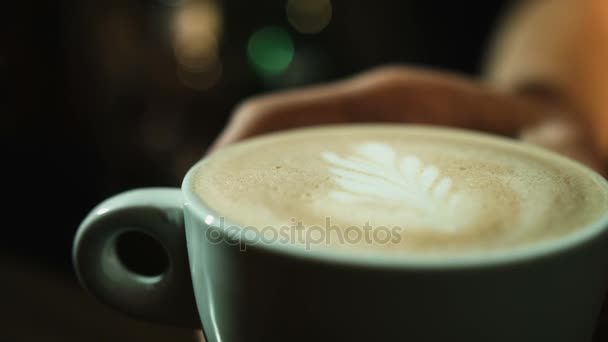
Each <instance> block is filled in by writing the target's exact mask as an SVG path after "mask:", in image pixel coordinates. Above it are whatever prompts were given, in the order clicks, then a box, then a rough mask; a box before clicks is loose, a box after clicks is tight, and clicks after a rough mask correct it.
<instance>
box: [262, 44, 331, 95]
mask: <svg viewBox="0 0 608 342" xmlns="http://www.w3.org/2000/svg"><path fill="white" fill-rule="evenodd" d="M331 64H332V63H331V60H330V58H329V56H328V55H327V53H326V51H325V50H324V49H323V48H322V47H321V46H319V45H314V44H305V45H299V46H298V47H297V48H296V51H295V55H294V58H293V61H292V62H291V64H290V65H289V67H288V68H287V69H286V70H285V71H284V72H283V73H281V74H279V75H276V76H273V77H265V78H264V80H263V81H264V83H265V85H266V86H267V87H269V88H271V89H276V88H278V89H281V88H289V87H294V86H302V85H307V84H313V83H318V82H323V81H327V80H329V78H330V76H331V71H330V69H331Z"/></svg>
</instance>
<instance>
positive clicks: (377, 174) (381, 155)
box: [322, 142, 473, 230]
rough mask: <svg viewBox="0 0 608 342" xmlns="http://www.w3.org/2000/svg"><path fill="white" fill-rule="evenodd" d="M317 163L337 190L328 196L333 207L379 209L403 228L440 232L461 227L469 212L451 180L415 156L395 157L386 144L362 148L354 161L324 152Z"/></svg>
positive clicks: (468, 203)
mask: <svg viewBox="0 0 608 342" xmlns="http://www.w3.org/2000/svg"><path fill="white" fill-rule="evenodd" d="M322 158H323V159H324V160H325V161H326V162H328V163H329V164H330V166H329V171H330V173H331V174H332V175H333V176H334V182H335V183H336V184H337V185H338V186H339V188H340V190H334V191H331V192H330V193H329V198H330V199H332V200H334V201H337V202H341V203H382V205H383V206H385V207H387V208H390V209H391V210H393V211H396V212H398V213H399V216H400V217H404V218H407V222H412V220H413V221H414V222H413V223H415V225H417V226H424V227H425V228H434V229H442V230H451V229H455V228H457V227H458V226H461V225H462V224H464V223H465V222H462V221H463V215H462V214H463V213H464V212H463V210H466V211H469V212H470V210H471V209H472V208H471V205H472V203H473V201H472V199H471V198H468V197H469V196H466V195H465V194H462V193H459V192H456V191H453V181H452V179H451V178H450V177H448V176H443V175H441V171H440V170H439V169H438V168H437V167H436V166H434V165H425V164H424V163H423V162H422V161H421V160H420V158H418V157H417V156H415V155H405V156H402V157H400V156H398V155H397V152H396V151H395V150H394V149H393V148H392V147H391V146H389V145H387V144H383V143H376V142H370V143H365V144H361V145H358V146H357V147H356V149H355V154H353V155H350V156H346V157H342V156H339V155H338V154H336V153H333V152H324V153H322ZM465 216H466V215H465ZM420 228H422V227H420Z"/></svg>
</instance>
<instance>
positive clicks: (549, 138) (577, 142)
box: [520, 116, 605, 173]
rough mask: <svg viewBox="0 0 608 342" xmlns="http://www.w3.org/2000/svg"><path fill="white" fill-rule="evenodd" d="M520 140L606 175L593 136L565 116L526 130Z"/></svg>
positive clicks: (579, 123) (548, 120)
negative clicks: (594, 145)
mask: <svg viewBox="0 0 608 342" xmlns="http://www.w3.org/2000/svg"><path fill="white" fill-rule="evenodd" d="M520 138H521V139H522V140H524V141H526V142H529V143H532V144H535V145H539V146H542V147H544V148H547V149H549V150H552V151H554V152H557V153H560V154H562V155H565V156H567V157H570V158H572V159H575V160H577V161H579V162H581V163H583V164H585V165H587V166H589V167H590V168H592V169H595V170H596V171H598V172H600V173H605V170H604V169H603V168H602V162H601V158H600V155H599V153H598V151H597V150H596V149H595V148H594V147H593V142H592V140H591V136H590V134H588V130H587V129H585V128H584V126H583V125H582V124H581V122H580V121H577V120H573V119H572V118H568V117H565V116H557V117H553V118H549V119H546V120H544V121H542V122H540V123H538V124H537V125H535V126H532V127H527V128H526V129H524V130H523V131H522V132H521V135H520Z"/></svg>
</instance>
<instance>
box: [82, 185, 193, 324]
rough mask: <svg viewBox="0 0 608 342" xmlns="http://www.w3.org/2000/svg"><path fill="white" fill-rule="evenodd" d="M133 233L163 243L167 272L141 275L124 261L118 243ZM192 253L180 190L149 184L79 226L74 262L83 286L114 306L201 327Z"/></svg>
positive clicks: (119, 197)
mask: <svg viewBox="0 0 608 342" xmlns="http://www.w3.org/2000/svg"><path fill="white" fill-rule="evenodd" d="M133 231H136V232H140V233H143V234H147V235H149V236H150V237H152V238H153V239H155V240H157V241H158V242H159V243H160V244H161V245H162V246H163V247H164V250H165V252H166V253H167V256H168V260H169V263H168V267H167V269H166V270H165V271H164V272H163V273H162V274H160V275H157V276H145V275H143V274H138V273H135V272H134V271H131V270H129V269H128V268H127V267H126V266H125V264H124V262H123V261H121V259H120V256H119V254H118V252H117V247H116V241H117V239H118V237H119V236H121V235H122V234H124V233H127V232H133ZM187 254H188V253H187V248H186V236H185V229H184V214H183V209H182V194H181V191H180V190H179V189H177V188H146V189H139V190H132V191H127V192H124V193H121V194H119V195H116V196H114V197H111V198H109V199H107V200H105V201H104V202H102V203H101V204H99V205H98V206H97V207H95V208H94V209H93V210H92V211H91V212H90V213H89V215H88V216H87V217H86V218H85V220H84V221H83V222H82V223H81V224H80V227H79V228H78V231H77V233H76V236H75V238H74V248H73V261H74V267H75V269H76V274H77V276H78V279H79V280H80V282H81V284H82V285H83V286H84V287H85V288H87V289H88V290H89V291H91V292H93V293H94V294H95V295H96V296H97V297H98V298H99V299H100V300H101V301H103V302H105V303H106V304H109V305H110V306H112V307H113V308H115V309H117V310H119V311H122V312H124V313H126V314H129V315H132V316H136V317H138V318H143V319H146V320H149V321H153V322H158V323H164V324H168V325H175V326H182V327H192V328H200V327H201V323H200V320H199V317H198V313H197V310H196V305H195V303H196V301H195V299H194V292H193V289H192V279H191V276H190V270H189V266H188V265H189V263H188V255H187Z"/></svg>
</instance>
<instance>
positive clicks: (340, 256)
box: [181, 124, 608, 270]
mask: <svg viewBox="0 0 608 342" xmlns="http://www.w3.org/2000/svg"><path fill="white" fill-rule="evenodd" d="M346 126H354V125H348V124H347V125H331V127H346ZM368 126H372V125H368ZM373 126H375V127H382V126H390V127H392V128H394V127H395V125H382V124H380V125H373ZM323 127H327V128H329V127H328V125H325V126H323ZM404 127H411V128H415V129H423V130H431V131H435V132H440V131H441V132H454V133H466V134H472V135H474V136H476V138H479V139H483V140H487V139H490V140H492V143H498V144H501V145H502V146H505V145H509V146H510V147H511V148H515V149H517V150H518V151H523V152H524V153H527V154H531V155H539V156H541V157H545V158H548V159H550V161H551V162H552V163H553V162H555V163H556V164H558V163H561V164H565V165H566V166H567V167H569V168H572V169H573V170H574V171H575V172H577V173H580V174H581V175H583V176H586V177H589V178H590V179H591V180H592V181H594V182H595V183H596V184H597V185H598V186H599V187H601V188H603V190H604V192H605V193H607V194H608V180H606V179H605V178H604V177H602V176H601V175H599V174H598V173H596V172H595V171H593V170H591V169H590V168H588V167H587V166H585V165H582V164H580V163H579V162H576V161H574V160H571V159H570V158H567V157H565V156H562V155H559V154H557V153H555V152H552V151H549V150H546V149H544V148H540V147H538V146H535V145H531V144H528V143H524V142H521V141H517V140H512V139H507V138H504V137H500V136H495V135H491V134H487V133H483V132H477V131H472V130H467V129H459V128H445V127H435V126H428V125H407V126H404ZM303 129H314V127H312V128H311V127H308V128H300V129H296V130H303ZM290 131H293V130H290ZM286 132H287V131H282V132H279V133H273V134H272V135H275V134H284V133H286ZM264 136H268V135H264ZM264 136H260V137H264ZM253 139H256V138H253ZM247 141H249V140H247ZM244 142H246V141H244ZM239 144H240V143H239ZM217 153H222V151H219V152H217ZM207 160H208V157H205V158H203V159H201V160H199V161H198V162H197V163H195V164H194V165H193V166H192V167H190V169H189V170H188V172H187V174H186V176H185V177H184V179H183V182H182V186H181V190H182V194H183V196H184V206H185V207H189V208H192V209H193V210H192V212H193V214H194V215H195V216H197V218H198V219H199V220H200V221H201V222H204V223H205V224H207V225H209V226H212V227H215V228H219V229H221V227H220V226H219V225H218V223H219V222H220V219H221V220H222V222H223V225H224V227H237V228H238V229H240V230H243V229H244V227H245V226H243V225H242V224H236V223H234V222H231V221H230V220H227V219H226V218H224V217H222V216H221V214H219V213H216V212H214V211H213V210H212V209H211V208H210V207H209V206H208V205H207V204H206V203H205V202H204V201H203V200H202V199H201V198H199V197H198V196H197V195H196V194H195V193H194V190H193V185H194V184H193V177H194V173H195V172H196V170H198V169H199V168H200V167H202V166H203V165H204V164H205V163H206V162H207ZM197 229H200V227H199V228H197ZM606 231H608V208H606V211H605V212H604V213H603V214H601V215H600V216H599V217H598V219H597V220H595V221H593V222H591V223H589V224H587V225H586V226H585V227H582V228H580V229H576V230H574V231H573V232H571V233H569V234H566V235H564V236H559V237H556V238H552V239H549V240H546V241H538V242H534V243H531V244H526V245H522V246H517V247H513V248H509V249H503V250H498V251H476V252H471V253H462V254H458V253H455V254H449V255H448V254H445V255H404V254H393V253H390V254H389V253H386V254H385V253H379V252H377V251H376V252H374V251H373V250H370V251H366V250H364V249H356V250H355V249H353V250H336V249H331V248H319V249H315V250H304V249H303V248H298V247H295V246H293V245H292V244H288V243H274V244H269V243H263V242H260V241H259V240H253V239H250V238H248V237H247V236H246V234H241V235H240V239H241V241H240V243H243V244H244V245H246V246H247V249H251V250H255V249H260V250H264V251H267V252H274V253H277V254H280V255H285V256H290V257H296V258H301V259H306V260H309V261H315V262H324V263H338V264H342V265H348V266H361V267H374V268H402V269H412V268H415V269H430V270H433V269H435V270H436V269H457V268H482V267H489V266H501V265H509V264H513V263H519V262H525V261H529V260H536V259H541V258H544V257H549V256H553V255H556V254H561V253H564V252H566V251H569V250H572V249H575V248H577V247H580V246H583V245H585V244H587V243H589V242H592V241H594V240H595V239H597V238H598V237H599V236H600V235H602V234H603V233H606ZM222 233H225V231H223V232H222Z"/></svg>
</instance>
